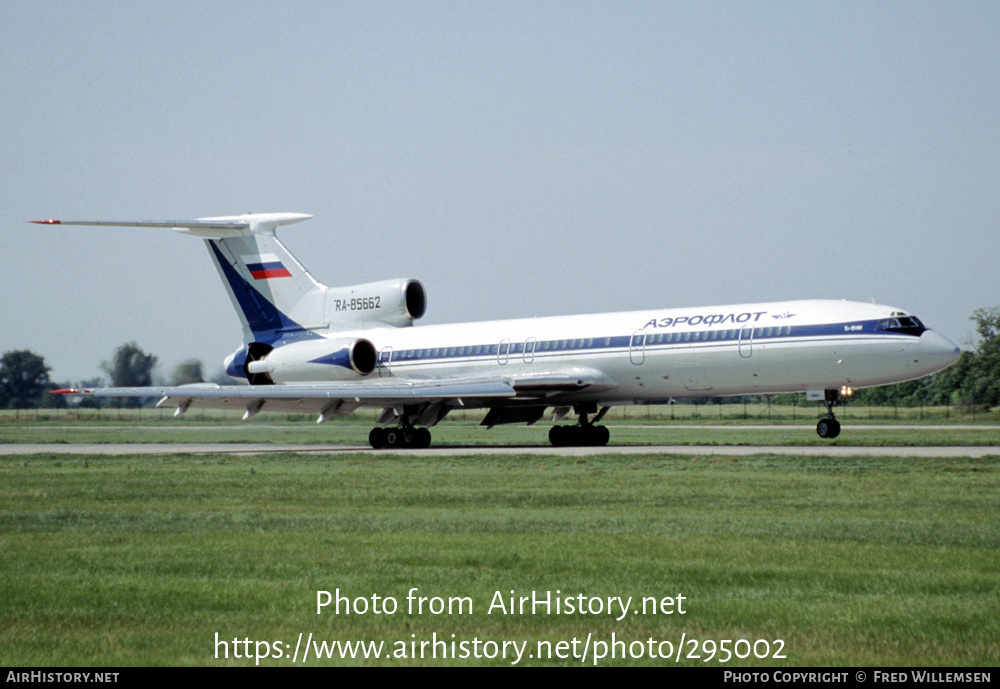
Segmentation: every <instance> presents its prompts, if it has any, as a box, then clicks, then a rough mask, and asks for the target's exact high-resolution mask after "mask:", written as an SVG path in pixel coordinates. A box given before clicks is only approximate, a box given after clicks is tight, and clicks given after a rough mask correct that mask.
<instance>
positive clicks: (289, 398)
mask: <svg viewBox="0 0 1000 689" xmlns="http://www.w3.org/2000/svg"><path fill="white" fill-rule="evenodd" d="M55 392H57V393H62V394H90V395H93V396H94V397H160V398H161V399H160V401H159V402H158V403H157V405H156V406H158V407H176V408H177V412H176V413H177V414H181V413H184V412H185V411H187V410H188V409H189V408H191V407H204V408H209V409H243V410H244V411H245V412H246V413H245V414H244V419H248V418H250V417H251V416H253V415H255V414H256V413H257V412H260V411H263V410H267V411H284V412H303V413H310V412H311V413H317V414H323V415H332V414H349V413H351V412H352V411H354V410H355V409H357V408H359V407H386V408H388V407H396V406H401V405H410V404H416V405H419V404H427V403H433V402H442V401H448V400H451V401H454V402H455V404H456V406H470V407H472V406H482V404H483V402H486V401H488V400H493V399H503V398H508V397H514V396H515V394H516V392H515V391H514V389H513V388H512V387H511V386H509V385H507V384H506V383H503V382H498V381H481V382H476V381H461V380H453V381H447V380H445V381H406V382H396V381H392V380H387V381H371V382H366V383H364V384H358V383H335V382H330V383H298V384H285V385H215V384H211V383H196V384H193V385H181V386H171V387H142V388H93V389H89V390H76V389H68V390H56V391H55Z"/></svg>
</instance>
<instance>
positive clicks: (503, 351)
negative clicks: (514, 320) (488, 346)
mask: <svg viewBox="0 0 1000 689" xmlns="http://www.w3.org/2000/svg"><path fill="white" fill-rule="evenodd" d="M509 358H510V340H509V339H506V338H505V339H503V340H500V346H499V347H498V348H497V363H498V364H500V365H501V366H503V365H504V364H506V363H507V359H509Z"/></svg>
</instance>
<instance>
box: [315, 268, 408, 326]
mask: <svg viewBox="0 0 1000 689" xmlns="http://www.w3.org/2000/svg"><path fill="white" fill-rule="evenodd" d="M426 311H427V291H426V290H425V289H424V286H423V284H422V283H421V282H420V281H419V280H413V279H404V280H383V281H381V282H369V283H366V284H364V285H352V286H350V287H331V288H329V289H328V290H327V291H326V315H327V320H328V321H329V322H330V323H331V324H335V323H344V322H350V323H357V322H371V321H378V322H379V323H384V324H386V325H395V326H406V325H413V321H415V320H417V319H418V318H420V317H422V316H423V315H424V313H425V312H426Z"/></svg>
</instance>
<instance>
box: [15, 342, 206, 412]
mask: <svg viewBox="0 0 1000 689" xmlns="http://www.w3.org/2000/svg"><path fill="white" fill-rule="evenodd" d="M157 361H158V359H157V357H156V355H155V354H148V353H146V352H144V351H143V350H142V348H140V347H139V345H137V344H136V343H135V342H129V343H127V344H123V345H121V346H120V347H118V348H117V349H116V350H115V352H114V355H113V356H112V357H111V359H110V360H109V361H105V362H103V363H102V364H101V369H102V370H103V371H104V372H105V373H106V374H107V376H108V379H107V380H108V381H110V382H109V383H107V385H108V386H109V387H128V388H131V387H136V388H141V387H149V386H151V385H153V384H154V379H153V376H154V368H155V367H156V363H157ZM50 372H51V369H50V368H49V367H48V366H46V365H45V359H44V358H43V357H42V356H40V355H38V354H35V353H34V352H31V351H29V350H17V351H11V352H7V353H5V354H4V355H3V357H2V358H0V409H38V408H43V409H58V408H65V407H66V406H67V404H66V398H65V397H64V396H62V395H53V394H51V393H52V390H57V389H60V388H69V387H77V388H95V387H104V386H105V384H106V383H105V380H104V379H100V378H99V379H95V380H87V381H81V382H80V383H77V384H69V383H55V382H53V381H52V380H51V379H50V378H49V374H50ZM201 382H204V374H203V371H202V364H201V362H200V361H198V360H197V359H189V360H188V361H184V362H182V363H180V364H178V365H177V367H176V368H175V369H174V371H173V373H172V375H171V376H170V379H169V381H167V384H168V385H187V384H188V383H201ZM143 403H144V400H141V399H138V398H111V399H106V400H97V399H94V398H84V399H83V401H82V402H81V403H80V404H81V406H88V407H97V406H113V407H119V406H120V407H128V408H134V407H138V406H141V405H142V404H143Z"/></svg>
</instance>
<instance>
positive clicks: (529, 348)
mask: <svg viewBox="0 0 1000 689" xmlns="http://www.w3.org/2000/svg"><path fill="white" fill-rule="evenodd" d="M537 342H538V341H537V340H536V339H535V338H533V337H529V338H528V339H527V340H525V342H524V363H526V364H530V363H531V362H532V361H534V360H535V344H536V343H537Z"/></svg>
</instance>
